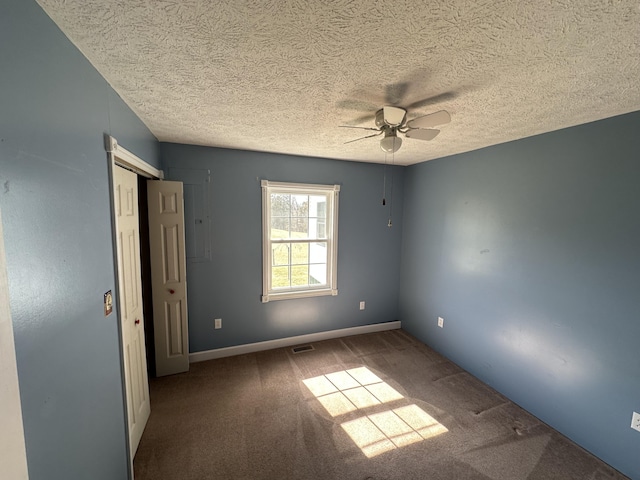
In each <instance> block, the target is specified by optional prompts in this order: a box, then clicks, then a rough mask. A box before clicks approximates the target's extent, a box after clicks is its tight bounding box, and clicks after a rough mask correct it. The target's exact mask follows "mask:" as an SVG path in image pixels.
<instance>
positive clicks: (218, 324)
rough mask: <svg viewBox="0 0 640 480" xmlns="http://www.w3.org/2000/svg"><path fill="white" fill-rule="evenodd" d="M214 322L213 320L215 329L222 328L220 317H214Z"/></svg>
mask: <svg viewBox="0 0 640 480" xmlns="http://www.w3.org/2000/svg"><path fill="white" fill-rule="evenodd" d="M214 322H215V328H216V329H218V328H222V319H221V318H216V319H215V320H214Z"/></svg>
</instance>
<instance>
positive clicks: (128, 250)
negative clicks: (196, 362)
mask: <svg viewBox="0 0 640 480" xmlns="http://www.w3.org/2000/svg"><path fill="white" fill-rule="evenodd" d="M113 183H114V202H115V205H114V207H115V215H116V231H117V236H118V237H117V255H118V286H119V299H118V306H119V310H120V321H121V322H122V326H121V331H122V347H123V354H124V373H125V386H126V390H127V391H126V396H127V413H128V417H129V418H128V422H129V443H130V448H131V458H132V459H133V457H134V455H135V453H136V450H137V449H138V444H139V443H140V438H141V437H142V432H143V431H144V427H145V426H146V424H147V420H148V419H149V414H150V413H151V404H150V402H149V380H148V378H147V356H146V348H145V343H144V318H143V316H142V277H141V274H140V231H139V229H140V227H139V223H138V176H137V175H136V174H135V173H133V172H130V171H129V170H125V169H124V168H121V167H118V166H114V167H113Z"/></svg>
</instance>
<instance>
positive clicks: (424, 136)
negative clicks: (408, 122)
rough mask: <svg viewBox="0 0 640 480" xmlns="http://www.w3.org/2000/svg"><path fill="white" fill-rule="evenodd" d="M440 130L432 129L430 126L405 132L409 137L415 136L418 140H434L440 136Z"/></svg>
mask: <svg viewBox="0 0 640 480" xmlns="http://www.w3.org/2000/svg"><path fill="white" fill-rule="evenodd" d="M439 133H440V130H431V129H428V128H424V129H423V128H416V129H414V130H409V131H408V132H407V133H405V136H406V137H407V138H415V139H417V140H433V139H434V138H436V137H437V136H438V134H439Z"/></svg>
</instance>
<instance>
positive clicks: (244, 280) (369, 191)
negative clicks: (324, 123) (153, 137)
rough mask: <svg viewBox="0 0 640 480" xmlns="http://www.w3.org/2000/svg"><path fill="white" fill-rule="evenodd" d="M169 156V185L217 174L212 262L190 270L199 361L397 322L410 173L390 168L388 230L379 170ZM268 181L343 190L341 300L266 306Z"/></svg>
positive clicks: (260, 157)
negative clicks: (187, 176)
mask: <svg viewBox="0 0 640 480" xmlns="http://www.w3.org/2000/svg"><path fill="white" fill-rule="evenodd" d="M161 154H162V159H163V167H164V170H165V172H166V173H167V174H168V176H169V178H171V177H172V175H173V176H174V178H175V175H174V174H173V169H174V168H180V169H205V170H207V169H208V170H210V171H211V195H210V199H209V205H210V207H211V217H212V226H211V229H212V230H211V232H212V235H211V244H212V248H213V253H212V260H211V261H206V262H196V263H189V264H188V267H187V292H188V293H187V296H188V299H189V300H188V305H189V342H190V348H189V349H190V351H191V352H199V351H205V350H210V349H214V348H221V347H226V346H232V345H241V344H246V343H252V342H259V341H265V340H272V339H277V338H283V337H290V336H294V335H303V334H307V333H315V332H322V331H327V330H334V329H340V328H347V327H355V326H360V325H368V324H373V323H380V322H389V321H393V320H397V319H398V287H397V285H398V282H399V274H400V240H401V230H402V222H401V214H400V213H401V211H402V181H403V169H402V168H399V167H395V168H393V169H391V167H389V175H390V174H391V171H393V173H394V179H393V180H394V197H393V208H394V210H395V211H396V212H397V213H398V215H396V216H395V217H394V225H393V227H392V228H389V227H387V219H388V206H387V208H385V207H383V206H382V204H381V198H382V182H383V173H384V167H383V166H382V165H379V164H376V165H374V164H367V163H357V162H342V161H334V160H327V159H318V158H300V157H292V156H285V155H275V154H268V153H257V152H243V151H236V150H224V149H214V148H206V147H196V146H185V145H177V144H165V143H163V144H161ZM261 179H267V180H272V181H290V182H302V183H319V184H340V185H341V190H340V211H339V232H338V237H339V240H338V291H339V294H338V296H336V297H331V296H329V297H315V298H307V299H296V300H283V301H272V302H269V303H266V304H263V303H261V302H260V296H261V293H262V196H261V195H262V192H261V188H260V180H261ZM361 300H364V301H365V302H366V309H365V310H363V311H360V310H359V302H360V301H361ZM214 318H222V325H223V328H222V329H221V330H214V328H213V319H214Z"/></svg>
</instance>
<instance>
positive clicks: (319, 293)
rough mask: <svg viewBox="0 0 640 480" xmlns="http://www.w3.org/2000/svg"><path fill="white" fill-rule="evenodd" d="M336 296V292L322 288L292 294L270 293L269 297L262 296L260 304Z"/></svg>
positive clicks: (297, 291)
mask: <svg viewBox="0 0 640 480" xmlns="http://www.w3.org/2000/svg"><path fill="white" fill-rule="evenodd" d="M327 295H331V296H334V297H335V296H336V295H338V290H337V289H336V290H332V289H331V288H323V289H319V290H296V291H293V292H290V291H289V292H272V293H270V294H269V295H262V303H268V302H272V301H275V300H292V299H294V298H307V297H323V296H327Z"/></svg>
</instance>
